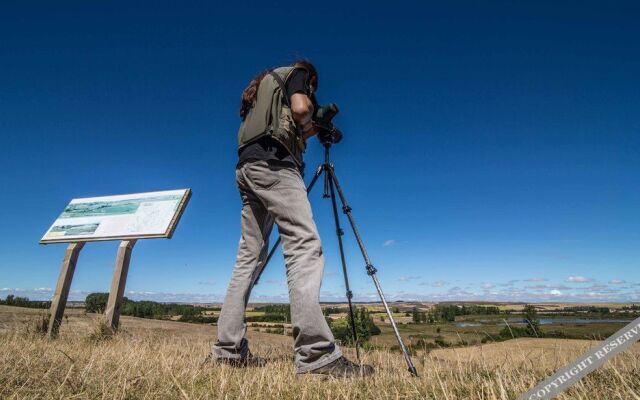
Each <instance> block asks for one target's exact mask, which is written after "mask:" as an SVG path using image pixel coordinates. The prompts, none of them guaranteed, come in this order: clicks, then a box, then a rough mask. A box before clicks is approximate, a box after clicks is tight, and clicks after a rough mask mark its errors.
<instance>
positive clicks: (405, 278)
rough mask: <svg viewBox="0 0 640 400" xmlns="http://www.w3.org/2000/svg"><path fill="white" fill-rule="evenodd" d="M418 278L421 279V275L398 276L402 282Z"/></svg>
mask: <svg viewBox="0 0 640 400" xmlns="http://www.w3.org/2000/svg"><path fill="white" fill-rule="evenodd" d="M416 279H420V277H419V276H415V275H402V276H400V277H398V280H399V281H400V282H409V281H414V280H416Z"/></svg>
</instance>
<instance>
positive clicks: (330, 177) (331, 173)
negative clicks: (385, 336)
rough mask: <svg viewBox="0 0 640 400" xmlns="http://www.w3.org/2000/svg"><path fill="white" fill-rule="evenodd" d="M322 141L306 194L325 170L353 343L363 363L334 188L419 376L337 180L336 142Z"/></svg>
mask: <svg viewBox="0 0 640 400" xmlns="http://www.w3.org/2000/svg"><path fill="white" fill-rule="evenodd" d="M321 141H322V144H323V145H324V163H323V164H321V165H320V166H318V168H317V169H316V172H315V174H314V176H313V178H312V179H311V182H310V183H309V186H308V187H307V193H309V192H311V189H313V186H314V185H315V184H316V182H317V181H318V178H319V177H320V175H322V173H323V172H324V192H323V194H322V197H323V198H331V205H332V207H333V218H334V221H335V225H336V235H337V236H338V246H339V248H340V261H341V262H342V274H343V275H344V286H345V289H346V297H347V301H348V303H349V319H350V321H351V335H352V337H353V342H354V343H355V346H356V357H357V359H358V362H359V363H360V346H359V343H358V334H357V332H356V324H355V316H354V313H353V304H352V301H351V299H352V298H353V293H352V292H351V289H350V288H349V278H348V275H347V264H346V261H345V257H344V247H343V244H342V235H344V231H343V230H342V228H341V227H340V219H339V218H338V206H337V202H336V196H335V191H336V190H337V192H338V196H339V197H340V202H341V203H342V212H343V213H344V214H346V215H347V218H348V219H349V223H350V225H351V229H352V230H353V233H354V235H355V237H356V241H357V242H358V246H359V247H360V251H361V252H362V257H363V258H364V262H365V268H366V270H367V274H368V275H369V276H370V277H371V279H372V280H373V284H374V285H375V287H376V290H377V291H378V295H379V296H380V300H381V301H382V305H383V306H384V309H385V311H386V313H387V316H388V317H389V321H390V322H391V326H392V328H393V332H394V334H395V336H396V339H397V340H398V345H399V346H400V350H402V354H403V356H404V359H405V361H406V363H407V368H408V370H409V372H410V373H411V375H413V376H418V373H417V371H416V368H415V367H414V366H413V362H412V361H411V357H410V356H409V353H408V352H407V348H406V347H405V345H404V342H403V341H402V337H401V336H400V332H398V327H397V326H396V322H395V320H394V319H393V314H392V313H391V310H390V309H389V305H388V304H387V300H386V299H385V297H384V293H382V287H381V286H380V282H379V281H378V277H377V276H376V272H377V270H376V268H375V267H374V266H373V265H372V264H371V259H369V255H368V254H367V250H366V249H365V247H364V243H363V242H362V238H361V237H360V233H359V232H358V229H357V228H356V223H355V221H354V219H353V215H351V207H350V206H349V205H348V204H347V200H346V199H345V197H344V193H343V192H342V188H341V187H340V184H339V183H338V178H337V177H336V173H335V170H334V168H333V164H331V161H330V158H329V150H330V149H331V145H332V144H333V142H332V141H329V140H321ZM280 240H281V239H280V238H278V240H277V241H276V243H275V244H274V245H273V247H272V248H271V250H270V251H269V254H268V256H267V259H266V260H265V262H264V264H263V266H262V270H261V271H260V274H258V278H257V279H256V280H255V283H254V285H255V284H257V283H258V280H259V279H260V275H261V274H262V272H263V271H264V269H265V268H266V266H267V264H268V263H269V260H271V257H272V256H273V254H274V253H275V250H276V248H277V247H278V245H279V244H280Z"/></svg>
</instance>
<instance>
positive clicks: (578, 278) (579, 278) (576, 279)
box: [567, 275, 593, 283]
mask: <svg viewBox="0 0 640 400" xmlns="http://www.w3.org/2000/svg"><path fill="white" fill-rule="evenodd" d="M591 281H593V279H591V278H586V277H584V276H580V275H577V276H570V277H568V278H567V282H573V283H586V282H591Z"/></svg>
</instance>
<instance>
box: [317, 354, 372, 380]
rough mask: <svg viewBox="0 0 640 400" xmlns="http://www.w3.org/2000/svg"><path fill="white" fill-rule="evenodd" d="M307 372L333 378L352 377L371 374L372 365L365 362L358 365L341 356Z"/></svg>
mask: <svg viewBox="0 0 640 400" xmlns="http://www.w3.org/2000/svg"><path fill="white" fill-rule="evenodd" d="M307 373H308V374H312V375H320V376H326V377H333V378H354V377H365V376H371V375H373V367H372V366H371V365H365V364H363V365H358V364H356V363H353V362H351V361H349V360H348V359H347V358H345V357H344V356H342V357H340V358H338V359H336V360H335V361H333V362H331V363H329V364H327V365H323V366H322V367H320V368H316V369H313V370H311V371H309V372H307Z"/></svg>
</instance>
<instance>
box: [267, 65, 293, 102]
mask: <svg viewBox="0 0 640 400" xmlns="http://www.w3.org/2000/svg"><path fill="white" fill-rule="evenodd" d="M269 74H270V75H271V76H273V79H275V80H276V82H278V86H280V90H282V96H283V97H284V103H285V104H286V105H287V107H289V108H291V104H289V93H287V88H286V86H285V85H284V81H283V80H282V78H280V75H278V73H276V72H274V71H271V72H269Z"/></svg>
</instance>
